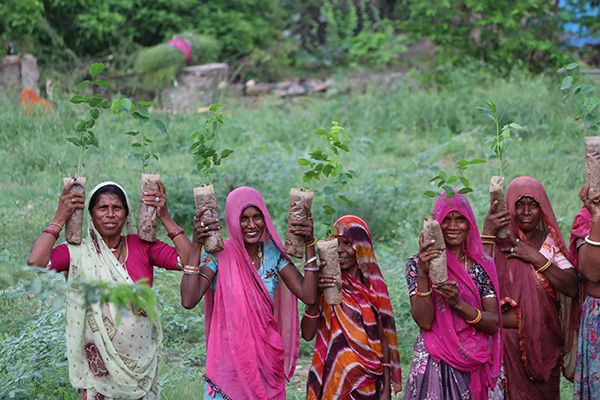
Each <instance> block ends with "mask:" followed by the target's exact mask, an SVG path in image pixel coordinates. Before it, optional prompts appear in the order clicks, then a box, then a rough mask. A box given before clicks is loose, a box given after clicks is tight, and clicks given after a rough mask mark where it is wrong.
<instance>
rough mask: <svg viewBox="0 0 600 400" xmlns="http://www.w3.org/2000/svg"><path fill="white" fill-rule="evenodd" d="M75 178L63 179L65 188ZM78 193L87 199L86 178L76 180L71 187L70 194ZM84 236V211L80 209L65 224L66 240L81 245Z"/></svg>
mask: <svg viewBox="0 0 600 400" xmlns="http://www.w3.org/2000/svg"><path fill="white" fill-rule="evenodd" d="M72 180H73V178H63V187H65V186H67V185H68V184H69V183H71V181H72ZM72 192H77V193H81V194H83V196H84V197H85V178H82V177H79V178H77V179H75V183H74V184H73V186H71V189H70V190H69V193H72ZM82 236H83V209H82V208H78V209H76V210H75V211H74V212H73V215H71V219H69V220H68V221H67V223H66V224H65V239H66V240H67V242H69V243H70V244H81V237H82Z"/></svg>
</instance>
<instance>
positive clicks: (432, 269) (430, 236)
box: [423, 215, 448, 287]
mask: <svg viewBox="0 0 600 400" xmlns="http://www.w3.org/2000/svg"><path fill="white" fill-rule="evenodd" d="M423 240H424V241H425V242H429V241H431V240H435V243H434V244H432V245H431V246H429V247H428V248H427V250H441V251H442V254H441V255H440V256H439V257H436V258H434V259H433V260H431V261H429V277H430V278H431V284H432V285H433V286H435V287H439V286H442V285H444V284H445V283H446V282H447V281H448V264H447V262H446V261H447V260H446V243H445V241H444V235H443V233H442V228H441V227H440V224H439V223H438V222H437V221H436V220H434V219H433V218H427V215H425V219H424V221H423Z"/></svg>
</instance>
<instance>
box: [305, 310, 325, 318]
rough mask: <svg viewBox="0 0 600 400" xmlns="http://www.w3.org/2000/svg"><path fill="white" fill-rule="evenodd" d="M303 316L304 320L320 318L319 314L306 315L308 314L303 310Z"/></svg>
mask: <svg viewBox="0 0 600 400" xmlns="http://www.w3.org/2000/svg"><path fill="white" fill-rule="evenodd" d="M304 316H305V317H306V318H310V319H317V318H319V317H320V316H321V314H317V315H310V314H308V313H307V312H306V310H304Z"/></svg>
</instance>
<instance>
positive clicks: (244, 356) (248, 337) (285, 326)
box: [205, 187, 299, 399]
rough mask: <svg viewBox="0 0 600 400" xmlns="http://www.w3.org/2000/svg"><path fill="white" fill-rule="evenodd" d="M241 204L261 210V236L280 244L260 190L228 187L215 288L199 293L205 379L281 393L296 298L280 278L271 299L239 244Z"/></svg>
mask: <svg viewBox="0 0 600 400" xmlns="http://www.w3.org/2000/svg"><path fill="white" fill-rule="evenodd" d="M247 206H254V207H256V208H258V209H259V210H260V211H261V212H262V214H263V218H264V221H265V232H264V234H263V237H262V238H261V240H262V241H268V240H271V241H273V242H274V243H275V244H276V245H277V247H278V248H279V249H281V241H280V240H279V237H278V236H277V233H276V232H275V228H274V226H273V223H272V222H271V218H270V216H269V213H268V211H267V208H266V206H265V203H264V201H263V199H262V197H261V196H260V194H259V193H258V192H257V191H256V190H254V189H251V188H247V187H242V188H238V189H236V190H234V191H233V192H231V193H230V194H229V196H228V198H227V203H226V206H225V219H226V223H227V231H228V233H229V239H228V240H227V241H226V242H225V249H224V250H223V251H222V252H220V253H218V254H217V259H218V266H219V270H218V274H217V282H216V287H215V291H212V290H210V289H209V291H208V292H207V293H206V295H205V320H206V325H205V326H206V328H205V330H206V353H207V357H206V374H205V380H206V382H207V384H209V385H211V387H212V388H213V389H214V390H215V391H217V392H219V393H220V394H222V395H225V396H227V397H228V398H232V399H285V381H286V379H289V378H290V377H291V375H292V374H293V372H294V369H295V366H296V359H297V357H298V350H299V327H298V308H297V300H296V297H295V296H294V295H293V294H292V293H291V292H290V291H289V289H288V288H287V286H286V285H285V282H283V281H280V282H279V284H278V285H277V288H276V289H275V296H274V300H271V296H270V295H269V293H268V291H267V288H266V287H265V285H264V284H263V282H262V280H261V278H260V276H259V275H258V273H257V271H256V268H255V267H254V265H253V264H252V261H251V260H250V257H249V256H248V253H247V252H246V249H245V246H244V240H243V236H242V232H241V227H240V215H241V214H242V211H243V210H244V208H246V207H247ZM290 262H291V261H290Z"/></svg>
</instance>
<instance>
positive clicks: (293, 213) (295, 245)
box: [282, 189, 315, 258]
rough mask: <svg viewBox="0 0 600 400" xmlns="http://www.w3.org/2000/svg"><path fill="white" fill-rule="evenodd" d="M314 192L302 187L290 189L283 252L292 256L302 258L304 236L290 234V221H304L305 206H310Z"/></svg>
mask: <svg viewBox="0 0 600 400" xmlns="http://www.w3.org/2000/svg"><path fill="white" fill-rule="evenodd" d="M314 196H315V192H311V191H309V190H304V189H292V190H291V191H290V209H289V212H288V225H287V233H286V234H285V241H284V243H283V248H282V250H283V252H284V253H286V254H289V255H290V256H292V257H296V258H302V256H304V238H303V237H302V236H297V235H294V234H292V232H291V230H292V222H302V221H306V218H308V214H307V212H306V207H304V205H305V204H306V205H308V208H310V207H311V206H312V201H313V197H314Z"/></svg>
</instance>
